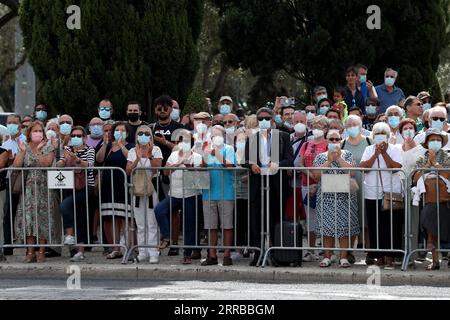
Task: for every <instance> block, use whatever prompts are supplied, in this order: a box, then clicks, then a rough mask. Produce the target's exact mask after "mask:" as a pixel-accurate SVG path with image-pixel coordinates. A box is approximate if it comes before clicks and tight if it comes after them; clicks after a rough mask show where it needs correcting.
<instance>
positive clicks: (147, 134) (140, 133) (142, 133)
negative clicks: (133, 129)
mask: <svg viewBox="0 0 450 320" xmlns="http://www.w3.org/2000/svg"><path fill="white" fill-rule="evenodd" d="M137 135H138V136H139V137H142V136H147V137H150V136H151V133H150V132H138V134H137Z"/></svg>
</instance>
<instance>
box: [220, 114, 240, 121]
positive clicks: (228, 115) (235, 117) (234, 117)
mask: <svg viewBox="0 0 450 320" xmlns="http://www.w3.org/2000/svg"><path fill="white" fill-rule="evenodd" d="M230 116H231V117H233V121H239V118H238V116H237V115H235V114H234V113H229V114H227V115H226V116H225V117H230ZM225 117H224V118H225Z"/></svg>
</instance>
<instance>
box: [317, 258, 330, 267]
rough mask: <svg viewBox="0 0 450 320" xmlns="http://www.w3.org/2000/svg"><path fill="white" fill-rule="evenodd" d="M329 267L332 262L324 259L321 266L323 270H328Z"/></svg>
mask: <svg viewBox="0 0 450 320" xmlns="http://www.w3.org/2000/svg"><path fill="white" fill-rule="evenodd" d="M329 266H331V260H330V259H329V258H324V259H323V260H322V261H321V262H320V264H319V267H321V268H327V267H329Z"/></svg>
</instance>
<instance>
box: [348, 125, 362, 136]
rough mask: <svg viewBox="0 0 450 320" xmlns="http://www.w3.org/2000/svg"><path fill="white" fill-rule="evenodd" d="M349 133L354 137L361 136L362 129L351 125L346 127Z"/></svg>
mask: <svg viewBox="0 0 450 320" xmlns="http://www.w3.org/2000/svg"><path fill="white" fill-rule="evenodd" d="M346 131H347V133H348V135H349V136H350V137H352V138H356V137H357V136H359V134H360V132H361V130H360V128H359V127H350V128H347V129H346Z"/></svg>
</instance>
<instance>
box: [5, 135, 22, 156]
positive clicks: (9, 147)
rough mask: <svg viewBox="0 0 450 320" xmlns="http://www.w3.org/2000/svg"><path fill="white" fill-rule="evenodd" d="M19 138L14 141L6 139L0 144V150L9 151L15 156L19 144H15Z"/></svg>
mask: <svg viewBox="0 0 450 320" xmlns="http://www.w3.org/2000/svg"><path fill="white" fill-rule="evenodd" d="M18 139H19V138H16V139H8V140H7V141H5V142H4V143H3V144H2V148H3V149H6V150H8V151H9V150H11V152H12V154H13V156H16V155H17V154H18V153H19V143H18V142H17V140H18Z"/></svg>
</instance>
